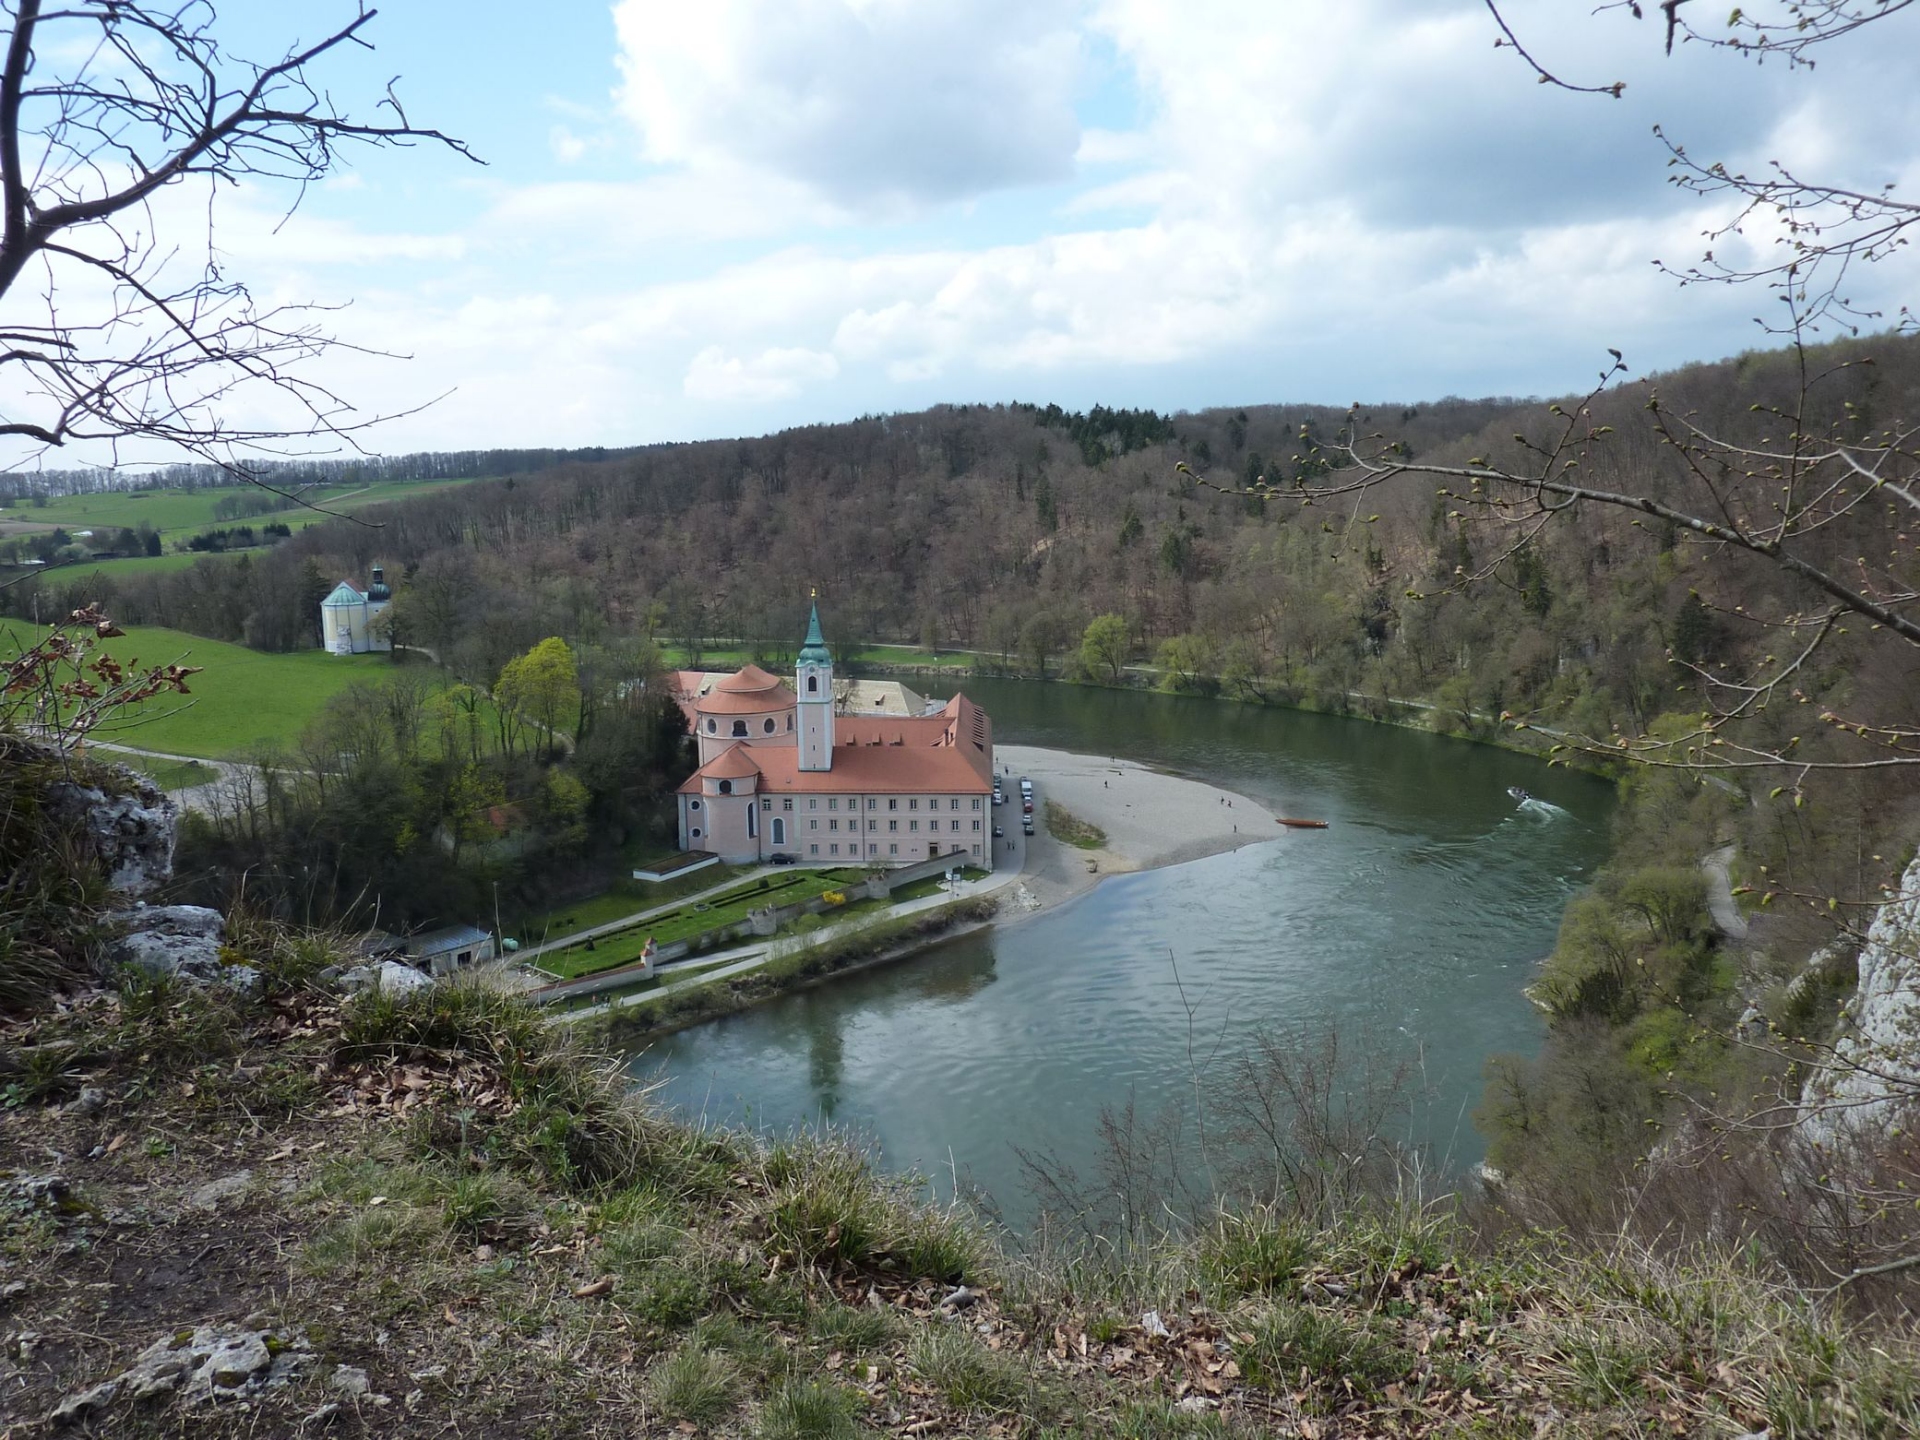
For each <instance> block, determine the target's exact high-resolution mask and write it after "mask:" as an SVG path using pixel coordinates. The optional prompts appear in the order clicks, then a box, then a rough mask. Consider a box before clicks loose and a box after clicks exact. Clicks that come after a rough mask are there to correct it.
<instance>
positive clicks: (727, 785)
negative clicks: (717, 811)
mask: <svg viewBox="0 0 1920 1440" xmlns="http://www.w3.org/2000/svg"><path fill="white" fill-rule="evenodd" d="M720 793H721V794H722V795H731V794H732V793H733V782H732V781H731V780H722V781H721V782H720Z"/></svg>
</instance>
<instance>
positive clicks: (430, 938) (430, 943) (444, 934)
mask: <svg viewBox="0 0 1920 1440" xmlns="http://www.w3.org/2000/svg"><path fill="white" fill-rule="evenodd" d="M403 943H404V944H405V946H406V961H407V963H408V964H409V965H411V966H413V967H414V968H415V969H416V970H425V971H426V972H427V973H428V974H429V975H451V974H453V973H454V972H455V971H456V970H465V969H466V968H467V967H468V966H470V965H481V964H484V963H485V962H487V961H488V960H491V959H493V957H494V953H495V952H494V944H493V936H492V935H491V934H489V933H488V932H487V931H485V930H480V929H477V928H475V927H474V926H472V925H450V926H448V927H447V928H446V929H444V930H427V931H423V932H422V933H420V934H418V935H409V936H407V937H406V939H405V941H404V942H403Z"/></svg>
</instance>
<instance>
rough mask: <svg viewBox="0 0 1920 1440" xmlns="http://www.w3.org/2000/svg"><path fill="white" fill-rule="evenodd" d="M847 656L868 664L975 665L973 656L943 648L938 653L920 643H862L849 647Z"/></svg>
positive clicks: (949, 667)
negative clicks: (919, 644) (924, 647)
mask: <svg viewBox="0 0 1920 1440" xmlns="http://www.w3.org/2000/svg"><path fill="white" fill-rule="evenodd" d="M846 658H847V659H848V660H851V661H855V662H860V663H865V664H868V665H924V666H930V667H936V668H938V669H941V670H966V669H969V668H971V667H972V665H973V656H971V655H967V654H962V653H960V652H958V651H953V650H942V651H940V652H938V653H937V654H936V653H935V652H934V651H932V650H926V649H922V648H921V647H920V646H918V645H861V646H858V647H849V648H848V650H847V653H846Z"/></svg>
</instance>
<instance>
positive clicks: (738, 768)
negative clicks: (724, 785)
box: [698, 745, 760, 780]
mask: <svg viewBox="0 0 1920 1440" xmlns="http://www.w3.org/2000/svg"><path fill="white" fill-rule="evenodd" d="M759 773H760V766H759V764H758V762H757V761H756V760H755V759H754V756H753V753H752V748H751V747H750V746H747V745H729V746H728V747H727V748H726V749H724V750H722V751H721V752H720V753H719V754H718V755H716V756H714V757H713V759H711V760H709V761H708V762H707V763H706V764H704V765H702V766H701V767H700V769H699V771H698V774H699V775H700V776H703V777H704V778H706V779H708V780H744V779H746V778H747V776H749V775H758V774H759Z"/></svg>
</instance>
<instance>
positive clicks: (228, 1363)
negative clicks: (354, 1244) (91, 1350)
mask: <svg viewBox="0 0 1920 1440" xmlns="http://www.w3.org/2000/svg"><path fill="white" fill-rule="evenodd" d="M317 1363H318V1357H317V1356H316V1355H315V1354H314V1353H313V1350H312V1347H311V1346H309V1345H308V1343H307V1337H306V1336H305V1335H303V1334H301V1333H300V1332H298V1331H291V1330H272V1329H262V1330H255V1329H250V1328H248V1327H246V1326H243V1325H200V1326H196V1327H194V1328H192V1329H186V1330H179V1331H176V1332H174V1333H173V1334H171V1335H163V1336H162V1337H161V1338H160V1339H158V1340H156V1341H154V1342H153V1344H151V1345H149V1346H148V1347H147V1348H146V1349H145V1350H142V1351H141V1352H140V1353H139V1354H138V1355H137V1356H135V1357H134V1361H133V1364H132V1365H130V1366H128V1367H127V1368H126V1369H125V1370H123V1371H122V1372H121V1373H120V1374H118V1375H116V1376H114V1377H113V1378H112V1379H111V1380H103V1381H102V1382H101V1383H100V1384H98V1385H95V1386H93V1387H92V1388H90V1389H87V1390H82V1391H80V1392H79V1393H78V1394H74V1395H69V1396H68V1397H67V1398H66V1399H64V1400H62V1401H61V1402H60V1403H59V1404H58V1405H56V1406H55V1407H54V1409H53V1413H52V1414H50V1415H49V1416H48V1417H47V1419H48V1421H49V1422H50V1423H51V1424H52V1425H54V1426H55V1427H56V1428H59V1427H64V1426H68V1425H76V1424H79V1423H81V1422H83V1421H87V1420H93V1419H96V1418H99V1417H101V1416H103V1415H104V1413H105V1412H106V1411H108V1410H109V1409H111V1408H112V1407H113V1406H114V1405H115V1404H116V1402H122V1401H126V1402H135V1403H137V1402H140V1401H151V1400H156V1399H160V1398H162V1397H167V1396H177V1397H178V1398H179V1400H180V1401H181V1403H182V1404H185V1405H187V1406H194V1405H202V1404H207V1403H210V1402H213V1401H217V1400H234V1399H238V1398H240V1397H242V1396H246V1395H251V1394H254V1393H257V1392H258V1391H261V1390H270V1389H278V1388H279V1387H281V1386H283V1385H289V1384H291V1383H293V1382H294V1381H296V1380H299V1379H302V1378H304V1377H305V1376H306V1375H308V1374H309V1373H310V1372H311V1371H312V1370H313V1368H314V1366H315V1365H316V1364H317Z"/></svg>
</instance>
